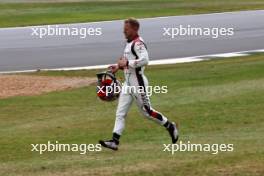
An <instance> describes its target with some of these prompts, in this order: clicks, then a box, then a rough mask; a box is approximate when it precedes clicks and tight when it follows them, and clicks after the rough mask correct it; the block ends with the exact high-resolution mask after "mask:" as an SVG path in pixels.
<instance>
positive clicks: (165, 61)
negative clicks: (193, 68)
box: [0, 49, 264, 74]
mask: <svg viewBox="0 0 264 176" xmlns="http://www.w3.org/2000/svg"><path fill="white" fill-rule="evenodd" d="M261 52H264V49H259V50H251V51H250V50H249V51H241V52H232V53H221V54H211V55H201V56H193V57H183V58H169V59H161V60H152V61H150V62H149V65H165V64H179V63H188V62H198V61H204V60H210V59H211V58H215V57H219V58H228V57H239V56H248V55H250V54H251V53H261ZM108 66H109V65H94V66H83V67H64V68H51V69H40V70H41V71H74V70H94V69H106V68H107V67H108ZM36 71H39V69H37V70H22V71H3V72H0V74H12V73H29V72H36Z"/></svg>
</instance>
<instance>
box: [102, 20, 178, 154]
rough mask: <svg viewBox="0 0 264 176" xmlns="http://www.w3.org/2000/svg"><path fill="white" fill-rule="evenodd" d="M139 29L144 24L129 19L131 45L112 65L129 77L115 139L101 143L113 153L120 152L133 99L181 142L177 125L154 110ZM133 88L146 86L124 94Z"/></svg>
mask: <svg viewBox="0 0 264 176" xmlns="http://www.w3.org/2000/svg"><path fill="white" fill-rule="evenodd" d="M139 27H140V24H139V22H138V21H137V20H136V19H134V18H129V19H127V20H125V22H124V35H125V37H126V39H127V44H126V47H125V50H124V55H123V57H122V58H120V59H119V60H118V63H117V64H116V65H112V66H110V68H111V71H112V72H113V73H116V72H117V71H118V70H119V69H121V70H123V71H124V74H125V83H124V85H123V86H124V87H123V89H122V91H121V94H120V97H119V102H118V107H117V111H116V120H115V126H114V129H113V137H112V139H111V140H105V141H103V140H100V141H99V143H100V144H101V145H102V146H104V147H106V148H110V149H112V150H117V149H118V145H119V140H120V137H121V135H122V132H123V130H124V128H125V119H126V116H127V113H128V110H129V108H130V106H131V105H132V102H133V100H135V102H136V103H137V106H138V108H139V109H140V111H141V112H142V114H143V115H144V116H145V117H147V118H148V119H151V120H153V121H155V122H157V123H158V124H160V125H161V126H164V127H165V128H166V129H167V130H168V132H169V134H170V137H171V139H172V143H173V144H174V143H176V142H177V140H178V130H177V127H176V125H175V123H174V122H170V121H169V120H168V119H167V118H166V117H165V116H164V115H163V114H161V113H160V112H158V111H156V110H154V109H153V108H152V107H151V104H150V99H149V97H148V95H147V92H146V90H147V89H146V87H147V86H148V80H147V78H146V76H145V75H144V66H146V65H147V64H148V61H149V56H148V51H147V48H146V45H145V44H144V41H143V39H142V38H141V37H140V36H139V35H138V31H139ZM129 86H133V87H136V88H138V89H139V88H142V87H143V91H134V92H127V91H124V90H126V89H125V88H126V87H129ZM139 92H140V93H139Z"/></svg>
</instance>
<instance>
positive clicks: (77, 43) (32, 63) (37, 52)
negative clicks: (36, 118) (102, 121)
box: [0, 10, 264, 72]
mask: <svg viewBox="0 0 264 176" xmlns="http://www.w3.org/2000/svg"><path fill="white" fill-rule="evenodd" d="M263 19H264V10H259V11H242V12H227V13H218V14H204V15H188V16H172V17H160V18H149V19H141V20H140V22H141V30H140V34H141V36H142V37H143V38H144V40H145V42H146V44H147V46H148V50H149V53H150V58H151V60H157V59H167V58H181V57H192V56H200V55H210V54H219V53H230V52H239V51H248V50H257V49H264V23H263ZM179 25H182V26H184V27H187V25H190V26H191V27H200V28H216V27H217V28H234V35H233V36H219V37H218V38H217V39H214V38H212V36H177V37H175V38H171V36H169V35H163V34H164V28H175V27H179ZM122 26H123V21H108V22H95V23H82V24H68V25H60V27H70V28H72V27H78V28H83V27H85V28H89V27H93V28H101V31H102V35H100V36H87V37H86V38H85V39H80V36H46V37H43V38H42V39H40V38H39V37H38V36H35V35H34V36H32V35H31V34H32V29H31V28H32V27H21V28H1V29H0V72H4V71H22V70H34V69H47V68H50V69H52V68H61V67H79V66H93V65H104V64H111V63H114V62H115V61H116V60H117V58H119V57H120V56H121V55H122V52H123V48H124V46H125V43H126V41H125V40H124V37H123V33H122V30H123V29H122Z"/></svg>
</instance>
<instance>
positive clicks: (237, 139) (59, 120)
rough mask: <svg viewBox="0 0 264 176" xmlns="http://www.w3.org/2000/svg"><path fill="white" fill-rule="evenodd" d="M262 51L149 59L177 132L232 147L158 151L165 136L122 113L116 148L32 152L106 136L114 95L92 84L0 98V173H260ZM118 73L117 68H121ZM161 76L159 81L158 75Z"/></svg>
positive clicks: (134, 113)
mask: <svg viewBox="0 0 264 176" xmlns="http://www.w3.org/2000/svg"><path fill="white" fill-rule="evenodd" d="M263 68H264V55H261V54H259V55H254V56H248V57H241V58H232V59H222V60H212V61H204V62H197V63H186V64H177V65H164V66H152V67H149V68H147V70H146V74H147V76H148V77H149V80H150V83H151V85H167V86H168V88H169V93H168V94H158V95H154V96H153V97H152V98H151V100H152V104H153V106H154V107H156V108H157V109H158V110H159V111H161V112H163V113H164V114H165V115H166V116H168V117H169V118H170V119H171V120H173V121H177V122H179V123H180V130H181V131H180V132H181V139H180V140H182V141H183V142H187V141H188V140H190V141H191V142H192V143H202V144H203V143H209V144H214V143H218V144H221V143H226V144H227V143H231V144H234V151H233V152H220V153H219V154H218V155H212V154H210V153H207V152H177V153H176V154H175V155H173V156H172V155H170V154H169V153H165V152H162V149H163V147H162V144H163V143H169V142H170V140H169V137H168V134H167V132H166V131H165V130H164V128H163V127H160V126H158V125H156V124H155V123H153V122H152V121H149V120H147V119H144V118H143V117H141V115H140V114H139V113H138V110H137V108H136V106H135V105H134V106H133V107H132V109H131V111H130V112H129V114H128V119H127V126H126V130H125V133H124V135H123V136H122V140H121V145H120V150H119V151H118V152H113V151H110V150H105V149H104V150H103V151H102V152H98V153H95V152H91V153H88V154H86V155H80V154H78V153H71V152H64V153H60V152H50V153H44V154H43V155H39V154H38V153H36V152H31V151H30V150H31V146H30V144H31V143H47V141H48V140H50V141H55V140H57V141H59V142H60V143H70V144H71V143H87V144H88V143H97V141H98V139H102V138H107V137H110V136H111V131H112V128H113V123H114V119H115V107H116V103H117V102H113V103H104V102H101V101H100V100H98V99H97V98H96V95H95V87H94V86H89V87H85V88H80V89H75V90H68V91H62V92H53V93H48V94H44V95H41V96H31V97H14V98H8V99H3V100H1V101H0V147H1V150H0V163H1V164H0V175H1V176H7V175H8V176H10V175H11V176H17V175H26V176H35V175H41V176H53V175H54V176H55V175H56V176H58V175H59V176H60V175H63V176H68V175H69V176H70V175H74V176H80V175H120V176H121V175H122V176H123V175H143V176H144V175H146V176H149V175H173V176H174V175H182V176H185V175H209V176H211V175H214V176H215V175H248V176H251V175H259V176H261V175H263V174H264V169H263V165H264V148H263V145H264V137H263V134H264V128H263V126H264V96H263V95H264V69H263ZM94 73H95V71H71V72H40V73H36V74H37V75H56V76H60V75H64V76H70V75H74V76H77V75H80V76H91V75H94ZM120 75H121V74H120ZM161 80H162V82H160V81H161Z"/></svg>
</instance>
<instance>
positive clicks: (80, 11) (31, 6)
mask: <svg viewBox="0 0 264 176" xmlns="http://www.w3.org/2000/svg"><path fill="white" fill-rule="evenodd" d="M256 9H264V1H263V0H240V1H238V0H221V1H219V0H154V1H153V0H152V1H150V0H143V1H122V0H120V1H88V2H68V3H65V2H60V3H58V2H57V3H50V2H48V3H0V27H11V26H27V25H42V24H54V23H76V22H90V21H102V20H113V19H124V18H127V17H131V16H134V17H138V18H143V17H158V16H170V15H187V14H201V13H213V12H225V11H238V10H256Z"/></svg>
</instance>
